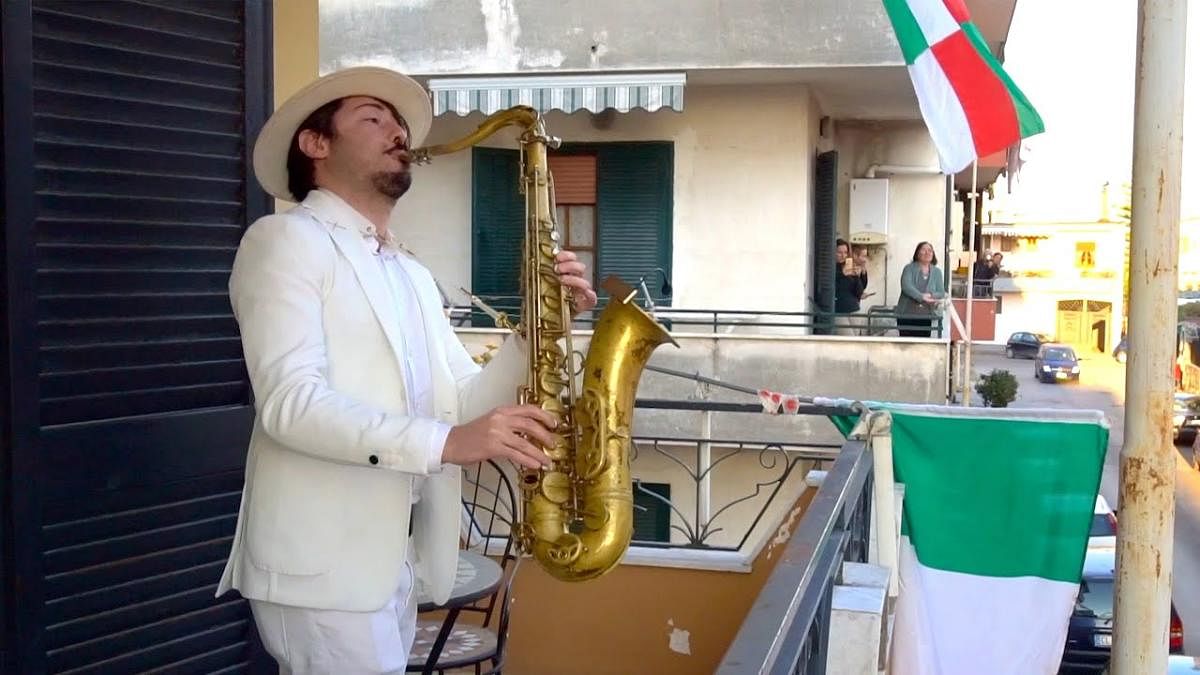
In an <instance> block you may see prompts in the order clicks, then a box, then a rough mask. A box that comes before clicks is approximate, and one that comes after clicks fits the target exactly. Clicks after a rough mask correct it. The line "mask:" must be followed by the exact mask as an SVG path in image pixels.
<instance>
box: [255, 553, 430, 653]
mask: <svg viewBox="0 0 1200 675" xmlns="http://www.w3.org/2000/svg"><path fill="white" fill-rule="evenodd" d="M404 567H405V570H406V573H405V574H404V575H403V578H404V581H403V582H402V583H401V584H400V588H398V589H396V593H395V595H393V596H392V597H391V598H390V599H389V600H388V603H387V604H386V605H384V606H383V607H382V608H381V609H378V610H376V611H374V612H342V611H336V610H330V609H308V608H305V607H289V606H286V605H277V604H275V603H273V602H264V601H261V600H251V601H250V610H251V612H252V613H253V614H254V623H255V624H257V625H258V634H259V636H260V637H262V641H263V646H264V647H266V649H267V652H268V653H270V654H271V656H273V657H274V658H275V660H276V661H277V662H278V663H279V672H280V674H281V675H382V674H384V673H403V672H404V668H405V666H407V665H408V653H409V650H411V649H412V644H413V638H414V637H415V635H416V629H417V602H416V598H415V597H414V594H413V587H414V583H413V582H414V579H413V568H412V565H410V564H407V563H406V564H405V565H404Z"/></svg>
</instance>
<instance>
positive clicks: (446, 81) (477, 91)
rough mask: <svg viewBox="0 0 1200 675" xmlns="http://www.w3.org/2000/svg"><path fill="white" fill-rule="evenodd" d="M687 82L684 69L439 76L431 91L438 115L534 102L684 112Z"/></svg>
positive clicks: (552, 106)
mask: <svg viewBox="0 0 1200 675" xmlns="http://www.w3.org/2000/svg"><path fill="white" fill-rule="evenodd" d="M685 83H686V75H684V74H683V73H631V74H627V75H619V74H606V75H539V76H528V77H523V76H513V77H477V78H435V79H431V80H429V93H430V95H431V96H432V97H433V114H434V115H443V114H445V113H450V112H452V113H456V114H458V115H469V114H471V113H473V112H475V111H479V112H482V113H484V114H485V115H490V114H492V113H494V112H496V111H498V110H504V109H505V108H511V107H512V106H514V105H528V106H533V107H534V108H536V109H537V110H538V111H539V112H549V111H551V110H562V111H564V112H567V113H573V112H575V111H577V110H588V111H591V112H593V113H598V112H602V111H604V110H608V109H613V110H616V111H617V112H629V111H630V110H633V109H634V108H643V109H645V110H649V111H652V112H653V111H655V110H659V109H661V108H670V109H671V110H675V111H678V112H682V111H683V86H684V84H685Z"/></svg>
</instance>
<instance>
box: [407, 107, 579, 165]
mask: <svg viewBox="0 0 1200 675" xmlns="http://www.w3.org/2000/svg"><path fill="white" fill-rule="evenodd" d="M510 126H515V127H519V128H520V129H522V130H523V133H522V135H521V142H522V143H528V142H541V143H545V144H546V146H547V147H551V148H557V147H558V146H559V145H560V144H561V141H560V140H559V139H558V138H554V137H552V136H549V135H547V134H546V125H545V124H544V123H543V121H542V114H541V113H539V112H538V111H537V110H535V109H533V108H532V107H530V106H527V105H518V106H513V107H512V108H507V109H505V110H501V111H499V112H495V113H492V114H491V115H489V116H488V117H487V118H486V119H485V120H483V122H481V123H480V124H479V126H478V127H477V128H476V129H475V131H472V132H471V133H469V134H467V135H466V136H463V137H462V138H459V139H457V140H454V141H450V142H449V143H442V144H439V145H430V146H426V147H423V148H417V149H416V150H413V152H412V156H413V162H414V163H416V164H428V163H430V162H432V161H433V158H434V157H437V156H438V155H449V154H453V153H456V152H459V151H460V150H465V149H467V148H469V147H472V146H474V145H478V144H479V143H482V142H483V141H485V140H487V139H488V138H490V137H491V136H493V135H494V134H495V133H496V132H498V131H500V130H501V129H504V128H506V127H510Z"/></svg>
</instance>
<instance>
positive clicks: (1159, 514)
mask: <svg viewBox="0 0 1200 675" xmlns="http://www.w3.org/2000/svg"><path fill="white" fill-rule="evenodd" d="M1187 4H1188V0H1138V40H1137V69H1136V70H1135V73H1136V78H1137V79H1136V82H1135V87H1136V88H1135V95H1134V116H1133V214H1132V215H1133V217H1132V219H1131V220H1132V223H1131V227H1130V237H1129V251H1130V256H1129V257H1130V270H1129V274H1130V289H1129V334H1128V338H1129V360H1128V362H1127V364H1126V372H1125V393H1126V402H1125V442H1124V446H1123V447H1122V448H1121V488H1120V490H1121V491H1120V496H1119V507H1120V513H1121V526H1120V528H1118V531H1117V584H1116V607H1115V615H1114V618H1115V625H1114V634H1113V651H1112V672H1113V674H1114V675H1142V674H1144V673H1164V672H1166V670H1167V639H1168V635H1167V631H1168V629H1169V612H1170V602H1171V566H1172V564H1173V555H1174V550H1173V547H1174V541H1173V536H1174V527H1175V447H1174V445H1173V444H1172V442H1171V415H1172V402H1173V401H1172V399H1173V396H1172V394H1173V393H1174V390H1175V379H1174V375H1173V373H1172V370H1171V362H1172V360H1173V358H1174V354H1175V344H1174V338H1175V326H1176V309H1175V307H1176V303H1175V296H1176V292H1177V288H1178V283H1179V282H1178V277H1179V271H1178V269H1177V268H1178V263H1179V210H1180V209H1179V200H1180V188H1181V185H1180V178H1181V171H1182V164H1183V95H1184V57H1185V55H1186V48H1185V43H1186V34H1187Z"/></svg>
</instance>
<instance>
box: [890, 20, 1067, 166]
mask: <svg viewBox="0 0 1200 675" xmlns="http://www.w3.org/2000/svg"><path fill="white" fill-rule="evenodd" d="M883 5H884V7H885V8H886V9H887V13H888V17H889V18H890V19H891V22H892V27H893V28H894V29H895V31H896V39H897V41H899V43H900V51H901V52H903V54H904V62H905V63H906V64H908V72H909V75H910V76H911V77H912V81H913V87H914V88H915V89H916V92H917V100H918V102H919V103H920V106H921V115H922V117H924V119H925V125H926V126H927V127H928V128H929V133H930V135H931V136H933V142H934V145H936V146H937V150H938V155H939V156H940V158H941V164H942V171H943V172H944V173H947V174H953V173H958V172H959V171H962V170H963V169H965V168H966V167H968V166H970V164H971V162H973V161H975V160H977V159H979V158H980V157H985V156H987V155H990V154H992V153H994V152H997V151H1000V150H1004V149H1005V148H1008V147H1009V146H1011V145H1013V144H1014V143H1016V142H1017V141H1019V140H1021V139H1022V138H1026V137H1029V136H1033V135H1034V134H1039V133H1041V132H1042V131H1045V127H1044V125H1043V124H1042V118H1041V117H1040V116H1038V113H1037V111H1036V110H1034V109H1033V106H1032V105H1031V104H1030V103H1029V99H1027V98H1025V95H1024V94H1022V93H1021V90H1020V89H1018V88H1017V85H1016V84H1015V83H1013V81H1012V78H1010V77H1009V76H1008V74H1007V73H1005V72H1004V68H1003V67H1001V65H1000V62H999V61H998V60H996V57H995V56H993V55H992V52H991V50H990V49H988V46H987V43H986V42H985V41H984V39H983V35H982V34H981V33H980V32H979V29H978V28H976V27H975V24H973V23H971V18H970V16H969V15H968V14H967V8H966V6H965V5H964V4H963V0H883Z"/></svg>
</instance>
